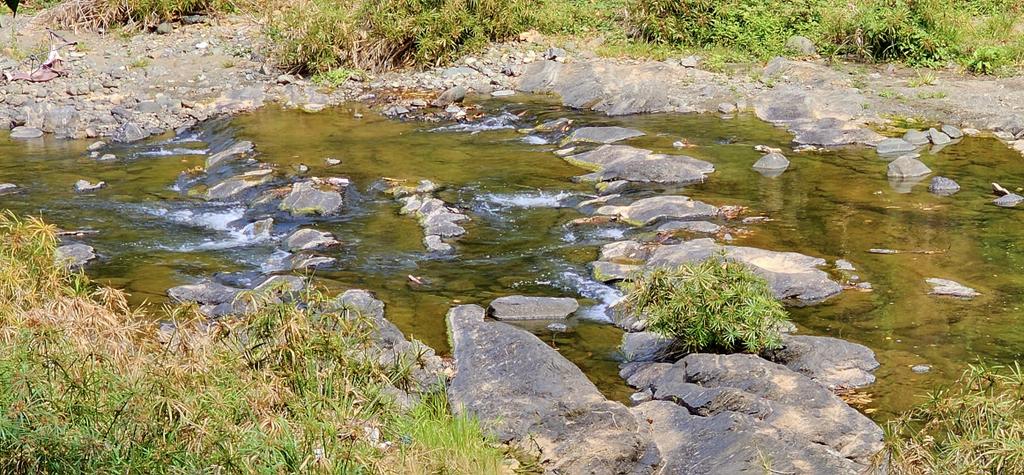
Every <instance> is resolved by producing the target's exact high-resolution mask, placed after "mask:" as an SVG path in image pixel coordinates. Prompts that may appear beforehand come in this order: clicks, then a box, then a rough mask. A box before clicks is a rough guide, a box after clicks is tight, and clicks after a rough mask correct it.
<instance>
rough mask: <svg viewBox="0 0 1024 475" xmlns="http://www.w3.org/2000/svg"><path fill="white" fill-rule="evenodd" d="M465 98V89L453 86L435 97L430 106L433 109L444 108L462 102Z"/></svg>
mask: <svg viewBox="0 0 1024 475" xmlns="http://www.w3.org/2000/svg"><path fill="white" fill-rule="evenodd" d="M465 98H466V88H465V87H462V86H455V87H453V88H451V89H448V90H446V91H444V92H442V93H441V95H439V96H437V98H436V99H434V101H433V102H431V105H432V106H434V107H446V106H449V105H451V104H453V103H456V102H462V100H463V99H465Z"/></svg>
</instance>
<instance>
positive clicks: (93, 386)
mask: <svg viewBox="0 0 1024 475" xmlns="http://www.w3.org/2000/svg"><path fill="white" fill-rule="evenodd" d="M56 245H57V239H56V237H55V233H54V228H53V227H52V226H49V225H47V224H45V223H43V222H41V221H39V220H36V219H28V220H21V219H18V218H15V217H14V216H12V215H9V214H4V215H0V408H2V410H3V413H2V417H0V472H2V473H299V472H302V473H396V474H397V473H402V474H404V473H497V472H498V471H499V468H500V467H501V463H502V460H503V454H502V452H501V451H500V450H499V449H497V448H495V446H493V445H492V443H491V442H490V441H489V440H488V439H487V438H486V437H485V436H484V435H483V433H482V432H481V429H480V426H479V425H478V424H477V423H476V422H475V421H473V420H471V419H467V418H462V417H453V416H452V415H451V413H450V411H449V410H448V406H447V400H446V398H445V396H444V392H443V391H438V392H437V393H431V394H428V395H426V396H425V397H423V398H422V400H421V402H420V403H419V404H418V405H415V406H414V407H412V408H411V409H409V410H403V409H402V408H400V407H399V406H398V404H397V403H396V402H395V400H394V399H393V397H392V396H390V395H389V394H390V393H389V392H388V389H389V388H392V387H403V384H405V379H406V376H407V375H406V374H405V370H404V369H403V368H402V367H389V366H383V365H381V364H380V363H379V362H378V361H379V360H377V359H375V358H370V357H368V356H367V352H366V350H367V345H368V344H369V340H370V335H371V334H372V333H373V331H374V328H373V323H372V320H370V319H366V318H362V317H359V316H358V315H354V314H351V313H349V312H347V311H342V310H331V309H330V307H329V306H328V305H327V302H328V301H327V299H326V298H325V297H324V296H322V295H320V294H319V293H318V292H316V291H309V292H308V293H307V294H306V295H305V297H306V301H308V302H309V305H308V306H305V307H301V308H300V307H299V306H296V305H295V304H285V303H280V302H279V301H278V302H275V300H274V299H271V298H267V297H258V296H249V298H251V299H252V301H253V306H254V308H255V310H254V311H253V313H252V314H250V315H248V316H247V317H246V318H244V319H239V320H230V321H217V322H213V323H210V322H208V321H207V320H205V319H204V318H201V317H198V315H197V312H196V311H195V309H193V308H189V307H178V308H175V309H171V310H169V313H168V317H169V318H171V319H172V320H174V321H175V322H176V324H177V325H176V327H177V329H176V330H175V331H173V332H168V331H164V332H160V331H158V327H157V325H156V324H154V323H151V322H152V320H150V319H147V318H146V317H147V316H146V315H144V314H143V313H142V312H141V311H138V310H132V309H129V308H128V305H127V304H126V302H125V298H124V297H125V296H124V295H123V294H122V293H121V292H118V291H116V290H112V289H108V288H104V287H100V286H97V285H95V284H93V283H91V282H89V280H88V279H87V278H86V277H85V276H84V275H83V274H81V273H78V272H72V271H68V270H66V269H65V268H63V266H58V265H55V263H54V251H55V248H56Z"/></svg>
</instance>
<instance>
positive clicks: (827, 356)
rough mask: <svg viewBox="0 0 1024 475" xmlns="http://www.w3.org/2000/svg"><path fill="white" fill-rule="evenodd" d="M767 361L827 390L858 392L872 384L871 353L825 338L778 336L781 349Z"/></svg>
mask: <svg viewBox="0 0 1024 475" xmlns="http://www.w3.org/2000/svg"><path fill="white" fill-rule="evenodd" d="M769 359H771V360H772V361H774V362H776V363H779V364H782V365H785V366H786V367H787V368H789V369H791V370H793V371H796V372H797V373H800V374H802V375H804V376H807V377H808V378H811V379H812V380H814V381H817V382H818V383H819V384H821V385H823V386H825V387H826V388H829V389H848V388H861V387H864V386H867V385H869V384H872V383H874V382H875V375H874V374H872V373H873V372H874V371H875V370H876V369H878V366H879V364H878V360H876V359H875V352H873V351H871V349H870V348H868V347H866V346H864V345H858V344H856V343H852V342H849V341H846V340H840V339H838V338H831V337H827V336H810V335H782V348H780V349H778V350H774V351H772V352H770V353H769Z"/></svg>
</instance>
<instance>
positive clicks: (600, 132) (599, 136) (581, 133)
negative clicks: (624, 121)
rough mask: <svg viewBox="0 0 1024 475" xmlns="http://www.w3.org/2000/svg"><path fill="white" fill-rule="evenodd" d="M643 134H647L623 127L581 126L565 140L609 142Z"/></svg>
mask: <svg viewBox="0 0 1024 475" xmlns="http://www.w3.org/2000/svg"><path fill="white" fill-rule="evenodd" d="M644 135H647V134H645V133H643V132H641V131H639V130H636V129H628V128H625V127H583V128H580V129H576V130H574V131H573V132H572V134H570V135H569V138H568V139H567V141H568V142H587V143H600V144H610V143H615V142H621V141H623V140H628V139H632V138H636V137H642V136H644Z"/></svg>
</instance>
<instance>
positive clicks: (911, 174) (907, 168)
mask: <svg viewBox="0 0 1024 475" xmlns="http://www.w3.org/2000/svg"><path fill="white" fill-rule="evenodd" d="M931 172H932V170H931V169H930V168H928V167H927V166H926V165H925V164H924V163H922V162H921V161H920V160H918V159H916V158H910V157H907V156H904V157H900V158H897V159H896V160H893V161H891V162H889V168H888V175H889V178H896V179H905V178H916V177H921V176H925V175H927V174H929V173H931Z"/></svg>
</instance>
